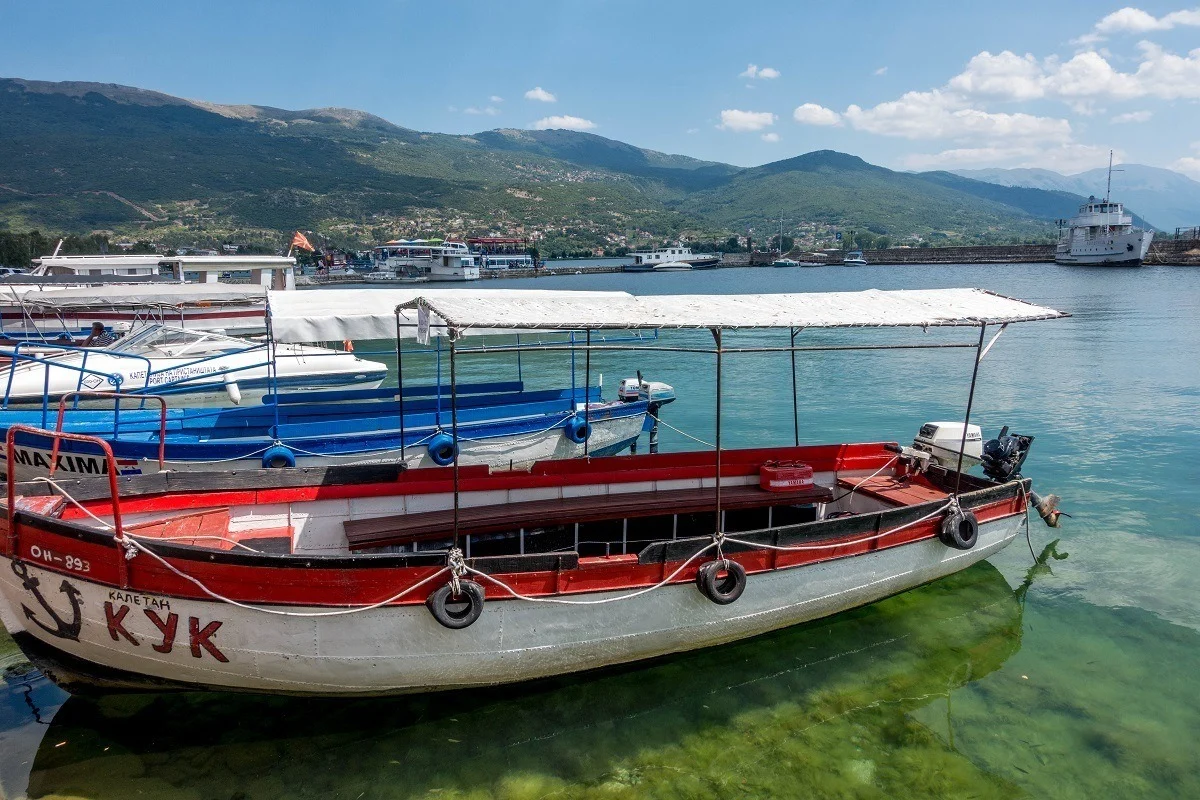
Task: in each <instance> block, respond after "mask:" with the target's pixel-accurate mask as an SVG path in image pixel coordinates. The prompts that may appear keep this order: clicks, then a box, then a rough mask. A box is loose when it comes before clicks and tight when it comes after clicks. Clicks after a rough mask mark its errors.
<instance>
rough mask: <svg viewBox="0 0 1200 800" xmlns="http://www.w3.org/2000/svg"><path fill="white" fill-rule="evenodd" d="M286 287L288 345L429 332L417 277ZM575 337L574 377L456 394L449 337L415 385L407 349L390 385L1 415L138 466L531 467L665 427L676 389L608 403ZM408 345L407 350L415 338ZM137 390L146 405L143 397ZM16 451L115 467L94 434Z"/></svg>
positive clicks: (125, 466) (75, 464)
mask: <svg viewBox="0 0 1200 800" xmlns="http://www.w3.org/2000/svg"><path fill="white" fill-rule="evenodd" d="M442 291H443V292H444V291H452V292H453V293H454V294H460V292H459V291H458V290H442ZM286 294H287V295H295V297H288V298H286V299H285V298H284V297H283V296H282V295H281V296H279V297H273V298H272V300H271V303H272V304H273V305H272V308H271V311H270V320H271V321H272V329H273V332H274V334H275V338H276V339H277V340H282V341H273V342H272V343H271V346H272V347H273V348H276V349H279V348H288V347H296V346H299V343H300V342H304V341H329V340H339V339H354V340H358V341H363V340H380V339H383V338H385V336H392V337H396V339H397V341H399V340H400V339H409V338H411V337H414V336H415V337H417V338H422V334H421V332H420V331H419V330H418V328H419V320H418V319H417V318H416V317H414V318H412V319H407V318H405V319H403V320H402V318H401V314H400V312H399V310H398V306H399V304H400V303H403V302H408V301H409V300H411V299H412V298H413V297H415V296H416V295H417V291H416V290H400V289H374V290H315V291H308V292H288V293H286ZM420 294H421V295H425V294H430V295H433V296H436V295H437V294H439V292H438V290H424V291H422V292H420ZM468 294H470V295H472V296H477V297H478V299H481V300H484V301H486V302H489V303H495V304H496V305H498V306H499V305H503V304H504V301H507V302H509V303H514V304H520V303H530V302H537V301H538V300H539V299H542V298H544V297H546V296H553V295H560V294H564V293H561V292H539V291H517V290H493V291H488V290H483V291H470V292H468ZM566 294H574V293H566ZM602 294H615V295H623V296H626V295H624V293H621V292H615V293H602ZM430 327H432V329H433V330H434V332H435V335H436V334H437V333H438V332H439V331H440V332H441V333H443V334H444V333H445V331H446V327H447V325H446V323H445V322H444V321H435V322H434V323H432V326H427V327H425V328H424V329H423V330H424V335H425V337H428V334H429V330H430ZM558 330H560V331H561V330H562V329H558ZM425 340H426V341H427V338H426V339H425ZM579 344H582V342H580V343H579ZM527 346H531V347H536V346H538V345H527ZM521 347H522V345H520V344H519V342H518V344H517V345H516V346H515V347H514V346H513V345H497V346H488V347H483V348H480V349H482V350H494V349H502V350H505V351H508V352H512V351H513V350H514V349H516V350H518V351H519V349H520V348H521ZM575 347H576V345H575V343H574V342H573V341H572V340H570V339H567V340H563V339H562V338H561V336H560V337H559V339H558V340H556V341H555V342H552V343H550V347H549V349H553V350H559V351H562V350H571V351H572V353H571V358H572V379H571V386H570V387H569V388H556V389H548V390H533V391H530V390H527V389H526V387H525V384H524V382H523V381H522V380H521V378H520V371H519V370H520V367H519V364H520V362H519V361H518V362H517V363H518V376H517V377H518V380H516V381H510V382H495V381H492V382H486V383H478V384H473V385H462V384H459V385H458V388H457V391H456V392H455V393H454V394H451V392H450V390H449V389H448V387H447V386H446V385H445V383H444V381H443V380H442V371H443V370H442V368H441V363H442V360H443V355H442V351H440V350H438V351H433V355H434V357H435V358H437V359H438V360H437V368H436V373H435V376H434V382H433V383H432V384H430V385H425V386H413V385H405V383H404V375H405V372H406V369H405V368H406V367H409V366H411V363H408V364H406V363H404V362H401V364H400V381H399V386H392V387H388V388H380V389H344V390H336V391H324V392H322V391H317V392H311V391H310V392H291V393H284V392H275V393H271V394H268V395H265V396H264V397H263V398H262V402H261V404H258V405H249V404H246V405H242V406H240V407H236V408H203V407H190V408H170V407H167V404H166V401H165V400H152V399H151V398H150V397H145V398H141V399H139V398H136V397H135V398H133V399H132V400H130V399H125V400H122V401H120V402H118V401H116V400H111V399H110V400H108V403H109V405H108V406H107V407H106V408H76V407H69V406H73V403H69V402H67V401H66V400H64V401H60V411H59V413H58V414H57V415H56V413H55V409H54V408H53V406H51V405H50V404H49V402H44V403H43V407H42V408H41V409H38V410H28V411H12V410H10V411H7V412H4V413H2V414H0V430H7V428H8V427H9V426H12V425H17V424H25V425H34V426H37V427H41V428H54V427H56V425H58V426H61V429H62V430H64V431H69V432H72V433H78V434H86V435H90V436H95V437H97V438H100V439H102V440H103V441H104V442H106V443H107V444H108V445H109V447H111V448H112V451H113V454H114V455H115V456H116V458H117V464H118V469H119V470H120V471H121V472H122V474H129V475H136V474H147V473H154V472H158V471H162V470H173V471H211V470H213V469H221V470H230V469H232V470H244V469H263V468H284V467H309V466H314V467H315V466H329V465H335V464H360V463H403V464H404V465H406V466H408V467H423V466H444V465H447V464H450V463H451V462H452V461H453V460H454V453H455V450H456V449H457V451H458V454H459V463H460V464H464V465H470V464H486V465H491V466H497V467H500V466H502V467H504V468H520V467H523V466H525V465H528V464H532V463H533V462H536V461H540V460H546V459H560V458H575V457H581V456H588V455H595V456H601V455H614V454H616V453H619V452H622V451H624V450H627V449H631V448H634V447H635V446H636V443H637V440H638V437H639V436H640V435H641V434H642V432H643V431H653V430H654V428H655V425H656V424H657V412H658V409H659V408H661V406H662V405H665V404H666V403H669V402H671V401H672V400H674V391H673V389H672V388H671V387H670V386H667V385H666V384H661V383H651V382H646V381H642V380H641V379H640V377H639V378H638V379H637V380H636V381H634V380H632V379H629V380H626V381H624V382H623V384H622V387H621V392H620V394H619V397H618V399H616V400H613V401H609V402H606V401H604V400H603V399H602V397H601V390H600V387H599V386H592V385H589V384H590V383H591V381H590V380H589V377H590V376H589V374H588V373H587V372H586V371H585V370H580V371H579V372H580V373H581V375H580V377H581V378H582V379H581V380H578V381H577V377H576V376H577V371H576V369H575V367H576V356H575V353H574V352H573V351H574V349H575ZM396 352H397V354H398V355H402V354H403V352H404V350H403V349H402V348H397V350H396ZM465 352H468V351H460V353H465ZM476 352H478V350H477V351H476ZM411 357H412V356H410V358H411ZM450 358H451V359H453V355H451V356H450ZM461 358H462V355H459V359H460V360H461ZM367 363H370V362H367ZM578 366H580V367H583V366H584V365H583V364H579V365H578ZM280 386H281V388H286V387H283V385H282V384H280ZM631 389H632V391H631ZM153 394H154V396H157V395H158V393H157V392H154V393H153ZM130 403H135V404H137V406H138V407H137V408H130V407H129V404H130ZM160 403H161V407H160V405H159V404H160ZM651 442H653V436H652V437H651ZM14 461H15V465H16V466H15V472H16V474H17V477H19V478H20V479H23V480H24V479H29V478H35V477H45V476H47V475H48V474H49V472H50V465H51V464H52V463H53V464H54V472H55V474H56V475H62V476H66V477H78V476H81V475H88V474H101V473H103V472H104V471H105V469H106V467H105V460H104V459H103V458H102V457H101V453H100V450H99V448H98V447H97V446H96V445H95V444H90V443H79V442H63V444H62V446H61V449H60V450H59V451H58V452H54V453H52V452H51V450H50V447H49V444H48V443H46V442H41V441H38V440H36V439H31V438H28V437H24V436H20V437H18V439H17V450H16V452H15V453H14Z"/></svg>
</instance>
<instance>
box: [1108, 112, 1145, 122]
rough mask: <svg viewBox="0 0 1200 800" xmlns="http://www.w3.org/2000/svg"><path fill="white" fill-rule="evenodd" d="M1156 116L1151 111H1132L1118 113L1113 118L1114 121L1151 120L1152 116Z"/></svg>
mask: <svg viewBox="0 0 1200 800" xmlns="http://www.w3.org/2000/svg"><path fill="white" fill-rule="evenodd" d="M1152 116H1154V114H1153V112H1150V111H1130V112H1127V113H1125V114H1117V115H1116V116H1115V117H1113V118H1112V120H1111V121H1112V122H1117V123H1122V122H1149V121H1150V117H1152Z"/></svg>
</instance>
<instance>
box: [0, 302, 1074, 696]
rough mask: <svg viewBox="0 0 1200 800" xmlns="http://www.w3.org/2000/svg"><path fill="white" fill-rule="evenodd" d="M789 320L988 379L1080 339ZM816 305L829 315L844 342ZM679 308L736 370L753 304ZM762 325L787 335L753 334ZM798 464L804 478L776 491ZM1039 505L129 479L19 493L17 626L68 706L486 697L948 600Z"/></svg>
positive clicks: (213, 477)
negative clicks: (920, 335)
mask: <svg viewBox="0 0 1200 800" xmlns="http://www.w3.org/2000/svg"><path fill="white" fill-rule="evenodd" d="M866 295H870V297H866ZM917 295H925V297H917ZM779 297H784V298H785V299H787V304H786V305H787V306H789V310H788V311H787V312H786V313H782V312H779V309H778V308H776V309H775V313H778V316H779V317H780V319H779V321H777V322H772V323H771V325H770V326H775V327H806V326H809V325H819V324H824V325H825V326H832V325H835V324H836V325H879V324H893V325H896V324H904V325H926V326H934V325H966V324H969V325H974V326H975V327H977V328H978V329H979V330H980V338H979V344H978V345H975V344H973V343H972V344H971V347H974V348H975V353H976V354H977V358H978V355H979V354H982V353H983V352H985V349H984V347H983V341H984V339H983V332H984V331H985V330H986V327H987V326H988V325H990V324H993V323H999V324H1001V325H1003V324H1007V323H1009V322H1013V321H1018V320H1028V319H1046V318H1052V317H1056V316H1062V315H1061V314H1059V313H1058V312H1053V311H1051V310H1049V309H1044V308H1039V307H1036V306H1031V305H1029V304H1025V303H1021V302H1019V301H1015V300H1009V299H1007V298H1000V297H997V296H995V295H989V294H986V293H979V292H975V290H939V291H935V292H920V293H910V292H887V293H859V297H860V300H862V301H864V302H863V303H862V304H861V305H862V307H858V306H856V305H855V303H853V302H851V301H852V299H853V298H851V297H835V296H831V295H793V296H776V298H775V300H778V298H779ZM803 298H810V299H811V298H815V299H816V301H817V302H819V303H822V304H823V308H824V310H823V311H821V312H820V313H824V314H826V316H825V319H826V320H827V321H826V322H824V323H821V322H820V321H819V319H818V317H819V313H818V312H817V311H816V310H815V307H814V306H812V304H811V302H812V301H811V300H805V299H803ZM671 300H672V299H666V300H664V299H662V298H642V299H640V300H639V299H636V298H629V300H628V301H626V300H624V299H613V300H612V301H611V302H612V304H614V305H619V306H621V308H619V309H608V312H612V313H614V314H617V315H619V317H617V318H618V319H619V323H618V322H616V321H614V322H610V323H605V322H602V321H599V320H597V319H596V317H598V316H601V315H602V314H603V313H608V312H600V311H596V310H595V308H591V309H590V310H589V307H588V306H587V304H586V301H574V300H554V301H549V300H547V301H546V302H547V303H548V304H549V306H550V307H542V308H540V309H537V308H533V307H527V308H524V309H523V310H522V311H521V312H520V314H515V313H514V314H509V315H507V316H506V315H505V314H497V313H496V312H495V311H486V310H483V311H480V310H477V309H473V308H471V307H470V306H471V305H472V301H471V300H470V299H468V298H464V299H463V300H462V301H461V304H458V305H456V303H455V301H452V300H446V301H438V302H437V303H430V302H428V301H425V300H419V301H417V302H416V303H415V306H416V307H418V308H419V309H420V311H421V314H420V317H421V319H422V321H423V323H428V322H430V321H432V323H433V324H444V325H445V326H446V328H447V329H448V330H450V331H451V335H452V336H459V335H462V334H463V333H464V332H466V331H467V329H468V328H469V327H470V326H472V325H475V324H477V325H478V327H480V328H488V329H492V330H494V329H503V328H514V329H521V328H532V327H543V328H550V327H556V328H560V329H561V328H565V327H567V325H565V324H563V323H561V322H556V321H557V320H565V319H573V320H575V322H574V323H571V324H572V325H574V326H576V327H578V328H580V329H585V330H595V329H600V328H602V327H604V326H606V325H607V327H610V328H616V327H617V326H618V324H620V325H621V326H624V327H631V326H630V325H629V323H628V320H630V319H631V318H633V319H637V318H638V317H636V316H635V317H631V316H630V313H631V312H634V311H638V310H640V311H641V312H642V313H644V314H645V317H644V318H646V319H647V320H648V323H647V324H649V325H652V324H655V321H657V322H658V324H659V325H660V326H661V327H684V325H682V324H679V325H673V324H672V321H673V318H672V317H671V315H672V314H674V313H675V312H674V311H673V310H672V306H671V305H670V303H671ZM674 300H676V301H683V302H686V303H687V304H688V307H689V313H691V314H693V315H695V316H697V317H699V318H700V321H699V322H698V323H693V324H692V327H711V328H713V329H714V334H716V336H715V339H716V342H717V350H718V351H720V352H719V353H718V356H717V360H718V363H719V361H720V359H721V355H720V353H724V352H733V349H732V348H728V349H727V350H726V349H723V346H722V344H721V333H722V331H728V330H729V329H731V328H733V327H735V326H734V324H733V318H732V317H731V316H730V314H732V313H733V311H734V307H735V306H740V304H741V302H742V301H741V300H735V299H731V298H709V299H708V300H706V301H705V302H704V303H703V304H702V303H699V301H698V300H697V298H676V299H674ZM643 301H647V302H646V303H645V304H644V305H642V302H643ZM751 302H753V301H751ZM765 302H768V301H764V300H763V299H762V298H758V303H760V304H762V303H765ZM572 304H576V307H574V308H570V307H568V306H570V305H572ZM704 304H707V307H706V308H697V306H698V305H704ZM806 304H807V305H806ZM492 305H495V302H494V301H492ZM600 305H604V303H600ZM635 305H641V308H640V309H635V308H633V307H631V306H635ZM480 308H481V309H482V308H483V307H482V306H481V307H480ZM831 309H832V310H831ZM738 313H742V312H741V311H739V312H738ZM564 314H573V316H562V315H564ZM589 315H591V316H589ZM518 317H523V318H524V321H522V320H521V319H518ZM835 320H836V321H835ZM889 320H890V322H889ZM706 323H711V324H706ZM748 326H749V327H768V326H769V325H767V324H766V321H765V320H762V319H761V315H760V317H753V316H751V319H750V323H749V324H748ZM452 341H453V339H452ZM943 346H944V345H943ZM718 370H719V367H718ZM718 376H719V372H718ZM718 383H719V381H718ZM718 394H719V392H718ZM718 419H719V416H718ZM719 427H720V426H719V425H718V432H719ZM58 435H60V436H61V435H66V434H58ZM718 439H719V437H718ZM10 442H11V439H10ZM1025 444H1026V446H1027V441H1026V442H1025ZM999 445H1003V442H1001V443H999ZM999 445H998V447H999ZM989 447H990V445H989ZM10 448H11V445H10ZM999 449H1003V448H1002V447H999ZM989 452H990V451H989V448H985V450H984V455H985V465H986V462H987V458H988V457H989V456H988V454H989ZM1023 456H1024V452H1021V453H1020V458H1019V459H1017V460H1015V461H1014V462H1013V463H1014V464H1015V467H1016V468H1019V465H1020V461H1021V460H1023ZM779 462H794V463H793V464H792V465H790V466H789V467H788V468H789V469H795V470H796V473H795V474H792V475H791V476H789V477H790V480H784V481H783V482H782V483H781V484H780V482H778V481H772V480H769V479H768V480H766V481H764V480H763V478H764V466H767V467H768V469H771V470H776V471H777V470H778V467H779ZM799 464H803V465H808V466H809V467H811V468H812V470H813V481H812V484H811V485H809V484H808V482H807V472H806V470H801V469H799V467H798V466H797V465H799ZM1014 471H1015V468H1014ZM10 474H11V470H10ZM797 476H799V478H800V479H799V480H796V479H795V478H797ZM768 477H770V476H768ZM776 477H778V476H777V475H776ZM764 483H765V484H766V486H765V488H764ZM773 484H779V485H773ZM789 484H790V485H789ZM118 491H119V494H120V496H119V497H118V498H117V499H115V500H114V499H113V498H114V497H117V494H118ZM63 494H65V495H68V496H69V498H70V499H65V498H64V497H63V496H62V495H63ZM1031 496H1032V495H1031V489H1030V481H1029V480H1028V479H1024V478H1020V477H1019V475H1012V479H1010V480H1005V481H1004V482H999V481H996V480H991V479H983V478H978V477H974V476H971V475H965V474H962V472H960V471H958V470H957V469H955V468H954V467H951V466H943V465H940V464H937V463H934V462H933V461H932V460H931V459H930V458H929V457H928V455H927V454H924V453H921V452H919V451H917V450H914V449H911V448H901V447H899V446H897V445H896V444H895V443H867V444H837V445H824V446H806V447H795V446H792V447H778V448H768V449H754V450H722V449H721V448H720V447H718V448H717V449H716V452H708V453H683V454H655V455H638V456H615V457H608V458H597V459H588V460H578V461H555V462H541V463H538V464H536V465H534V466H533V468H532V469H530V470H529V471H496V470H489V468H488V467H485V466H474V467H461V468H460V467H458V466H457V465H456V466H452V467H444V468H432V469H414V470H404V469H402V468H400V467H397V466H370V467H367V466H363V467H341V468H336V467H335V468H328V469H315V470H273V471H261V472H251V473H238V474H228V473H226V474H220V473H214V474H204V475H201V474H198V473H186V474H179V475H173V474H170V473H164V474H159V475H151V476H137V477H133V478H120V477H117V475H116V472H115V470H111V471H110V475H109V476H108V478H107V479H103V480H102V479H96V478H92V479H87V480H84V481H78V482H70V483H68V482H63V483H62V484H60V485H59V486H51V485H49V484H47V483H33V484H20V485H15V484H11V483H10V485H9V499H8V514H7V530H6V531H4V534H5V535H4V536H3V537H0V546H2V551H0V555H2V559H0V560H3V561H4V562H5V563H4V564H3V565H0V566H2V568H0V595H2V600H3V602H0V617H2V621H3V623H4V625H5V627H6V628H8V630H9V631H10V633H12V634H13V636H14V638H15V639H16V640H17V642H18V643H19V644H20V646H21V647H22V648H23V649H24V650H25V652H26V653H27V654H28V655H29V656H30V657H31V658H33V659H34V660H35V661H36V663H38V664H39V666H41V667H42V668H43V669H45V670H46V671H47V674H49V675H50V676H51V677H53V678H54V679H55V680H56V681H58V682H59V683H61V684H62V685H64V686H67V687H72V686H78V685H94V686H101V687H111V688H163V687H179V688H201V687H204V688H217V689H234V690H245V691H255V692H284V693H311V694H334V695H352V694H386V693H398V692H417V691H429V690H439V689H451V688H458V687H468V686H482V685H493V684H501V683H508V682H515V681H525V680H531V679H536V678H541V677H547V676H551V675H558V674H564V673H571V672H577V671H582V670H588V669H594V668H597V667H603V666H608V665H613V664H621V663H627V662H632V661H637V660H640V659H646V658H652V657H655V656H660V655H664V654H668V653H674V652H680V651H685V650H691V649H696V648H701V647H708V646H713V645H718V644H722V643H725V642H730V641H733V640H737V639H741V638H744V637H747V636H753V635H756V634H760V633H764V632H767V631H770V630H774V629H777V628H781V627H784V626H788V625H794V624H797V623H801V622H805V621H808V620H812V619H816V618H819V617H823V616H826V615H829V614H833V613H837V612H839V611H842V610H845V609H849V608H853V607H856V606H859V605H863V604H865V603H870V602H872V601H874V600H877V599H879V598H882V597H885V596H888V595H891V594H894V593H897V592H900V591H904V590H906V589H908V588H911V587H913V586H917V585H920V584H922V583H926V582H928V581H932V580H936V579H938V578H940V577H943V576H945V575H948V574H950V573H953V572H956V571H958V570H961V569H964V568H966V567H968V566H970V565H971V564H974V563H976V562H978V561H980V560H981V559H985V558H987V557H988V556H990V555H991V554H993V553H995V552H997V551H998V550H1000V549H1001V548H1003V547H1004V546H1006V545H1007V544H1008V543H1009V542H1010V541H1012V539H1013V538H1014V537H1015V536H1016V535H1017V534H1018V533H1019V532H1020V531H1021V530H1022V527H1023V526H1024V525H1025V524H1026V511H1027V507H1028V505H1029V504H1030V498H1031Z"/></svg>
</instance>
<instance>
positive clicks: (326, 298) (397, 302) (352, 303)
mask: <svg viewBox="0 0 1200 800" xmlns="http://www.w3.org/2000/svg"><path fill="white" fill-rule="evenodd" d="M419 297H423V298H429V299H440V298H451V297H470V298H474V299H476V300H477V301H478V302H479V303H481V304H483V305H488V304H490V305H493V306H504V305H507V304H509V303H513V302H522V301H525V302H529V301H535V302H536V301H541V302H550V301H551V300H552V299H554V298H559V299H561V300H564V301H569V302H573V303H575V304H577V305H588V304H590V303H594V302H599V301H601V300H602V299H607V298H627V299H631V300H632V299H633V296H632V295H630V294H628V293H626V292H571V291H551V290H544V289H475V288H471V289H428V288H425V287H421V286H412V287H405V288H395V289H306V290H304V291H298V292H287V291H274V290H272V291H271V292H270V293H269V304H270V312H271V331H272V334H273V335H274V337H275V340H276V341H278V342H336V341H341V340H343V339H355V340H363V339H395V338H396V310H397V309H398V308H400V307H401V306H406V305H408V304H410V303H412V302H413V301H414V300H416V299H417V298H419ZM406 316H407V321H406V319H405V317H404V316H402V317H401V325H402V328H401V331H400V333H401V335H402V336H403V337H405V338H410V337H415V336H416V322H417V319H416V312H415V311H409V312H408V313H407V315H406ZM567 327H568V328H569V327H573V326H567ZM624 327H626V328H631V327H634V326H632V325H626V326H624ZM477 332H478V331H477ZM492 332H493V333H494V332H495V331H492Z"/></svg>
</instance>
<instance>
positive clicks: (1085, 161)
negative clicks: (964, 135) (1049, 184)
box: [903, 143, 1123, 174]
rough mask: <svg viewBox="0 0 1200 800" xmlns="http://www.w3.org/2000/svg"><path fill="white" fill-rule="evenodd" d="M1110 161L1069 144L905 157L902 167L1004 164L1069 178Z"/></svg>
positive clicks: (1098, 151) (1104, 153) (1103, 153)
mask: <svg viewBox="0 0 1200 800" xmlns="http://www.w3.org/2000/svg"><path fill="white" fill-rule="evenodd" d="M1122 158H1123V156H1122ZM1107 160H1108V149H1107V148H1104V147H1094V146H1092V145H1083V144H1070V143H1068V144H1063V145H1058V146H1056V147H1044V146H1040V145H1037V144H1029V145H1024V146H1017V147H1007V146H1004V145H996V146H992V147H960V148H954V149H950V150H943V151H941V152H939V153H913V154H911V155H908V156H905V157H904V159H903V165H904V166H905V167H906V168H908V169H917V170H927V169H954V168H956V167H972V166H983V165H988V164H997V163H1005V164H1011V165H1012V166H1015V167H1041V168H1044V169H1053V170H1057V171H1059V172H1063V173H1067V174H1070V173H1074V172H1082V171H1084V170H1088V169H1093V168H1095V167H1097V166H1102V165H1103V164H1105V163H1106V162H1107Z"/></svg>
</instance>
